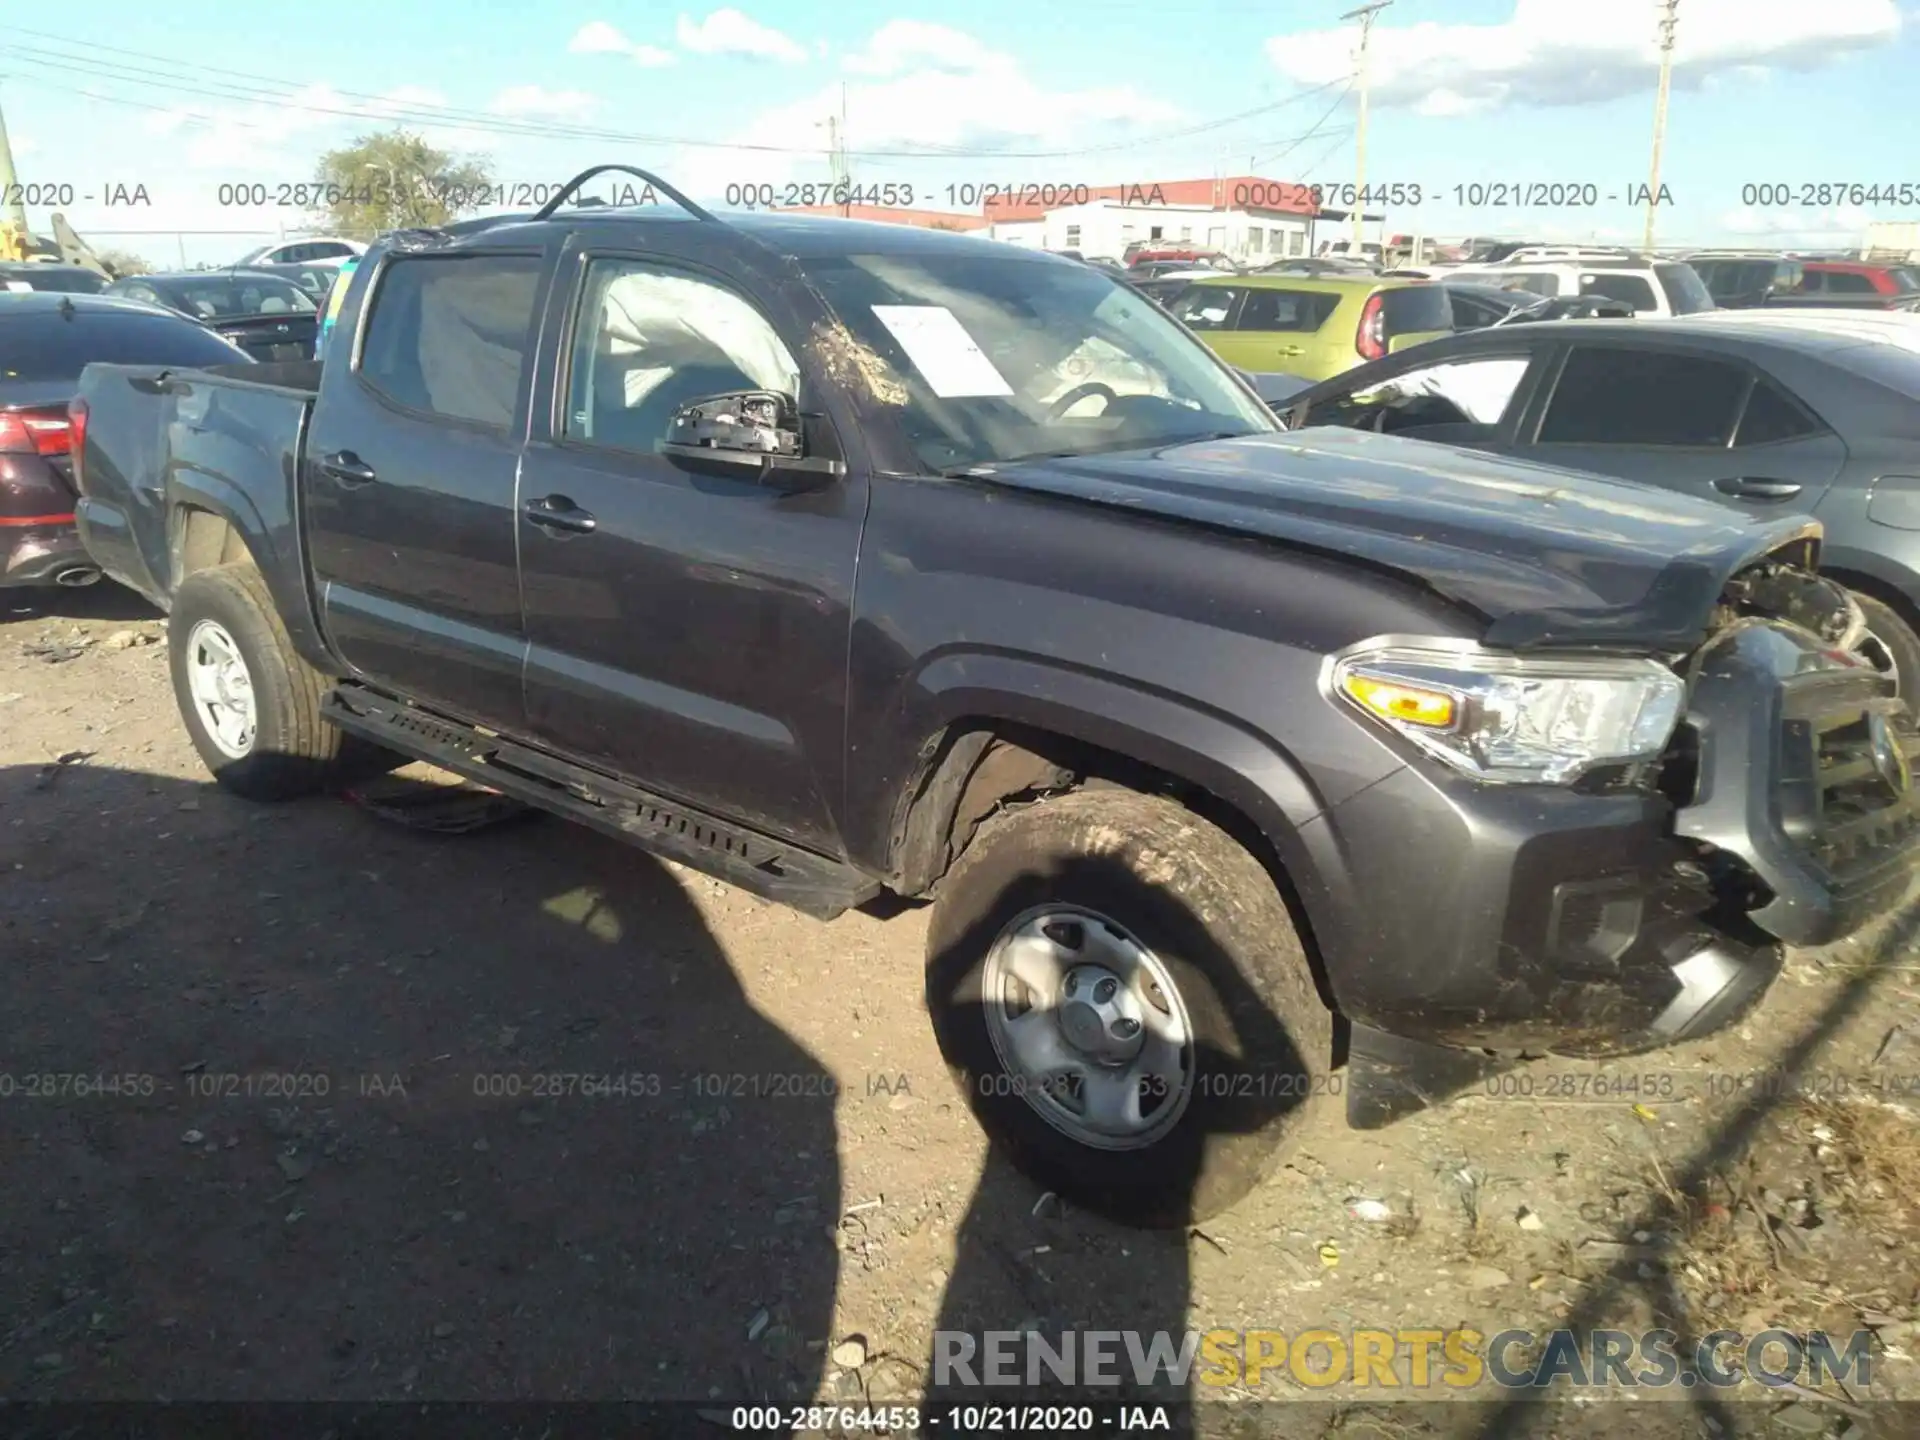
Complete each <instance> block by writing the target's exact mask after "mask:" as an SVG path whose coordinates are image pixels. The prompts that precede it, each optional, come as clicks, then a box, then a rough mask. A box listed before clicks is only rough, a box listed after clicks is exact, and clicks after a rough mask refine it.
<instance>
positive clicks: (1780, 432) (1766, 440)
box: [1734, 380, 1820, 445]
mask: <svg viewBox="0 0 1920 1440" xmlns="http://www.w3.org/2000/svg"><path fill="white" fill-rule="evenodd" d="M1819 430H1820V426H1819V424H1818V423H1817V422H1816V421H1815V420H1814V419H1813V417H1812V416H1811V415H1809V414H1807V413H1806V411H1804V410H1802V409H1801V408H1800V407H1799V406H1798V405H1796V404H1794V403H1793V401H1792V400H1790V399H1788V398H1787V394H1786V392H1785V391H1783V390H1782V389H1780V387H1779V386H1777V385H1775V384H1774V383H1773V382H1772V381H1771V380H1761V381H1758V382H1757V383H1756V384H1755V385H1754V387H1753V394H1752V395H1751V396H1749V397H1748V399H1747V413H1746V414H1744V415H1742V416H1741V417H1740V433H1739V435H1738V436H1736V437H1735V439H1734V443H1735V444H1736V445H1770V444H1772V443H1774V442H1775V441H1777V440H1795V439H1798V438H1799V437H1800V436H1802V435H1813V434H1817V433H1818V432H1819Z"/></svg>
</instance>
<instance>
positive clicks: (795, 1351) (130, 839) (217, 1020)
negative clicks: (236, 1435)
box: [0, 763, 843, 1406]
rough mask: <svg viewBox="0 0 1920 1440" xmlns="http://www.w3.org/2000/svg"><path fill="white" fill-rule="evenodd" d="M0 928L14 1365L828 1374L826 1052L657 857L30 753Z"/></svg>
mask: <svg viewBox="0 0 1920 1440" xmlns="http://www.w3.org/2000/svg"><path fill="white" fill-rule="evenodd" d="M696 883H697V882H696ZM0 954H4V955H5V956H6V957H7V969H6V982H7V986H8V995H7V1001H6V1004H5V1006H4V1010H3V1011H0V1056H4V1057H5V1061H4V1065H0V1070H4V1072H5V1073H4V1074H0V1092H4V1093H3V1094H0V1155H4V1156H6V1157H7V1159H6V1173H7V1183H6V1184H4V1185H0V1394H5V1395H8V1396H10V1397H13V1398H15V1399H19V1400H32V1399H60V1400H104V1399H134V1398H139V1399H152V1398H156V1397H166V1398H170V1399H174V1400H322V1399H327V1400H345V1401H365V1400H394V1399H402V1398H409V1399H416V1400H429V1399H459V1400H539V1401H543V1402H546V1401H555V1400H576V1399H594V1400H619V1399H632V1400H663V1399H684V1400H694V1401H700V1402H703V1403H705V1404H711V1405H719V1404H725V1405H727V1406H731V1405H736V1404H741V1403H756V1402H757V1403H772V1402H791V1401H794V1400H797V1399H805V1398H808V1397H811V1396H813V1395H814V1394H815V1393H816V1390H817V1388H818V1386H819V1384H820V1379H821V1375H822V1372H823V1369H824V1365H825V1358H824V1357H825V1347H826V1346H827V1345H828V1344H830V1343H831V1337H830V1335H829V1333H828V1331H829V1327H830V1324H831V1318H832V1311H833V1301H834V1291H835V1281H836V1265H837V1259H838V1256H837V1252H836V1249H835V1246H834V1244H833V1240H832V1236H833V1229H834V1225H835V1222H836V1220H837V1219H838V1217H839V1215H840V1213H841V1211H840V1207H841V1205H842V1203H843V1200H842V1196H841V1177H840V1169H839V1157H838V1151H837V1148H836V1145H835V1126H834V1105H835V1100H834V1094H835V1086H834V1083H833V1078H832V1076H831V1074H830V1073H829V1072H828V1071H826V1070H825V1069H824V1068H823V1067H822V1065H821V1064H820V1062H819V1061H818V1060H816V1059H815V1057H814V1056H813V1055H811V1054H810V1053H809V1052H808V1051H807V1050H806V1049H805V1048H804V1047H803V1046H802V1045H800V1044H798V1043H796V1041H795V1040H794V1039H792V1038H791V1037H790V1036H789V1035H787V1034H786V1033H784V1032H783V1031H782V1030H781V1029H780V1027H778V1026H777V1025H774V1024H772V1023H770V1022H769V1021H768V1020H767V1019H766V1018H765V1017H764V1016H763V1015H762V1014H761V1013H760V1012H759V1011H757V1010H756V1009H755V1007H754V1005H753V1004H752V1003H751V1001H750V1000H749V998H748V995H747V992H746V990H745V989H744V988H743V983H742V975H743V974H744V973H746V972H745V971H737V970H736V965H735V963H734V962H733V961H731V960H730V959H729V957H728V956H727V955H726V954H725V953H723V952H722V950H721V948H720V947H719V945H718V944H717V943H716V941H715V939H714V938H713V936H712V934H711V933H710V932H709V929H708V927H707V925H706V923H705V921H704V919H703V917H702V915H701V912H700V910H699V909H698V907H697V906H696V905H695V903H694V902H693V900H692V899H691V898H690V896H689V894H688V892H687V891H686V890H685V889H683V887H682V885H681V883H680V881H678V880H677V879H676V878H675V876H674V874H673V873H672V872H670V871H668V870H667V869H666V868H665V867H663V866H661V865H659V864H657V863H655V862H654V861H653V860H651V859H649V858H648V857H646V856H644V855H642V854H639V853H638V852H635V851H633V850H630V849H627V848H625V847H623V846H620V845H618V844H615V843H614V842H611V841H608V840H605V839H603V838H600V837H598V836H595V835H592V834H590V833H588V832H586V831H584V830H582V829H579V828H578V827H574V826H567V825H561V824H557V823H547V822H543V821H529V822H528V823H526V824H514V825H507V826H501V827H496V828H494V829H489V830H483V831H478V832H475V833H473V834H469V835H464V836H459V837H446V836H433V835H424V834H419V833H416V832H413V831H409V830H407V829H404V828H402V827H399V826H394V825H391V824H385V823H382V822H381V821H379V820H376V819H373V818H371V817H369V816H368V815H366V814H364V813H363V812H361V811H360V810H358V809H356V808H355V807H353V806H351V805H348V804H344V803H341V802H339V801H336V800H325V799H320V800H314V801H310V802H303V803H299V804H294V805H287V806H277V807H259V806H252V805H248V804H246V803H245V802H242V801H239V800H237V799H235V798H233V797H231V796H229V795H227V794H226V793H225V792H223V791H220V790H218V789H217V788H216V787H214V786H212V785H211V784H204V783H185V782H182V781H180V780H176V779H171V778H167V777H163V776H156V775H149V774H139V773H134V772H130V771H126V770H118V769H108V768H104V767H94V766H90V765H86V764H84V763H82V764H69V765H65V766H60V765H48V766H13V767H7V768H5V769H0ZM722 1397H724V1399H722Z"/></svg>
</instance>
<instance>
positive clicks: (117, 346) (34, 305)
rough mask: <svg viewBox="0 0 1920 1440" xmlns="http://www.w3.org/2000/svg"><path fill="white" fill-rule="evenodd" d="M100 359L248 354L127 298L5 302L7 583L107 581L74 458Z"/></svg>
mask: <svg viewBox="0 0 1920 1440" xmlns="http://www.w3.org/2000/svg"><path fill="white" fill-rule="evenodd" d="M47 268H49V269H54V268H61V267H53V266H49V267H47ZM94 360H108V361H117V362H122V363H132V364H142V365H231V364H242V365H244V364H246V363H247V356H246V353H245V352H244V351H242V350H239V349H237V348H235V347H234V346H232V345H229V344H228V343H227V342H226V341H225V340H222V339H221V338H220V337H219V336H218V335H215V334H213V333H212V332H211V331H209V330H207V329H206V328H204V327H203V326H200V325H196V324H194V323H193V322H192V321H191V320H186V319H183V318H181V317H180V316H178V315H175V314H174V313H172V312H171V311H168V310H159V309H155V308H154V307H152V306H150V305H139V304H135V303H134V302H133V301H130V300H110V299H107V298H105V297H103V296H97V295H76V294H72V293H69V292H66V291H60V290H34V291H27V292H21V293H17V294H15V293H9V294H6V295H4V296H0V586H12V585H64V586H79V585H91V584H93V583H94V582H95V581H96V580H98V579H99V578H100V571H99V568H98V567H97V566H95V565H94V563H93V561H92V560H90V559H89V558H88V557H87V552H86V551H85V550H84V549H83V548H82V547H81V544H80V536H79V532H78V531H77V530H76V529H75V528H74V509H73V507H74V498H75V497H74V489H73V465H72V459H71V452H72V449H73V446H74V443H75V436H76V434H77V433H79V431H80V430H81V429H82V428H83V427H84V421H85V411H84V410H81V411H77V412H72V413H70V412H69V408H68V407H69V403H70V402H71V401H72V400H73V398H74V396H75V395H76V394H78V393H79V390H80V372H81V371H82V370H84V369H85V368H86V366H87V364H88V362H90V361H94Z"/></svg>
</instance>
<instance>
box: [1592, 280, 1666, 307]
mask: <svg viewBox="0 0 1920 1440" xmlns="http://www.w3.org/2000/svg"><path fill="white" fill-rule="evenodd" d="M1580 293H1581V294H1582V295H1605V296H1606V297H1607V298H1608V299H1610V300H1624V301H1626V303H1627V304H1629V305H1631V306H1633V308H1634V310H1635V311H1636V312H1637V311H1641V310H1658V309H1659V308H1660V302H1659V301H1658V300H1657V299H1655V298H1654V294H1653V284H1652V282H1651V281H1648V280H1643V279H1642V278H1641V277H1640V276H1638V275H1582V276H1581V277H1580Z"/></svg>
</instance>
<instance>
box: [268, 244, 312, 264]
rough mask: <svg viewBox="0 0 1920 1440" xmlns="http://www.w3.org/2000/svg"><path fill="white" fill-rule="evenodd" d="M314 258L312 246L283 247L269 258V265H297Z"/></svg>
mask: <svg viewBox="0 0 1920 1440" xmlns="http://www.w3.org/2000/svg"><path fill="white" fill-rule="evenodd" d="M312 258H313V247H312V246H311V245H282V246H281V247H280V248H279V249H278V250H276V251H274V252H273V254H272V255H271V256H269V257H268V260H269V263H271V264H274V265H297V264H299V263H300V262H301V261H302V260H311V259H312Z"/></svg>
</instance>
